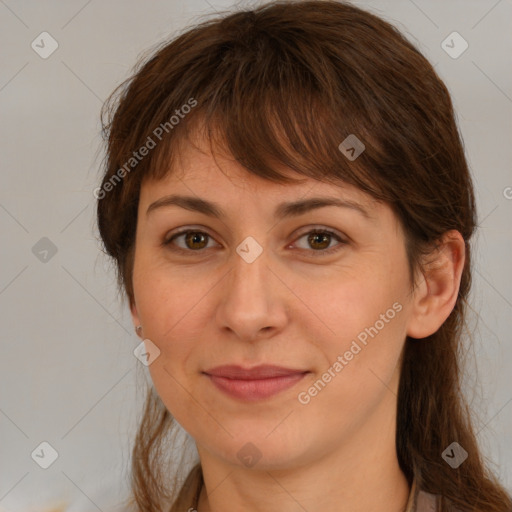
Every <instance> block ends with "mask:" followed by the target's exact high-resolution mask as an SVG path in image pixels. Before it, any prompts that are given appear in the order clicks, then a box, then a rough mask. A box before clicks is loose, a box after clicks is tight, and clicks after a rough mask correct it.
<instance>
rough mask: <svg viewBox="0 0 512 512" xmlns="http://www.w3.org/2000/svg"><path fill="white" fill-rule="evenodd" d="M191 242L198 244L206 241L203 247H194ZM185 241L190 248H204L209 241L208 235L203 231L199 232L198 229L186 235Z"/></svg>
mask: <svg viewBox="0 0 512 512" xmlns="http://www.w3.org/2000/svg"><path fill="white" fill-rule="evenodd" d="M189 242H191V243H192V244H197V243H199V244H201V243H202V242H204V245H203V246H201V247H197V246H195V247H193V246H191V245H190V244H189ZM185 243H186V244H187V247H189V248H190V249H203V248H204V246H206V243H207V242H206V236H205V235H204V234H203V233H198V232H196V231H190V232H189V233H187V234H186V236H185Z"/></svg>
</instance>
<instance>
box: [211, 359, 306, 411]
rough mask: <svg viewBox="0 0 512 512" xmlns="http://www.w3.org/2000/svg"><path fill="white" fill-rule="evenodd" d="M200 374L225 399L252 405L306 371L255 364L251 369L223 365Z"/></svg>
mask: <svg viewBox="0 0 512 512" xmlns="http://www.w3.org/2000/svg"><path fill="white" fill-rule="evenodd" d="M203 373H204V374H205V375H207V376H208V377H209V379H210V380H211V381H212V383H213V384H214V385H215V386H216V387H217V388H218V389H219V390H221V391H223V392H224V393H226V394H228V395H229V396H231V397H234V398H238V399H240V400H244V401H250V402H252V401H256V400H263V399H265V398H269V397H271V396H274V395H276V394H278V393H280V392H282V391H284V390H286V389H289V388H291V387H292V386H294V385H295V384H297V383H298V382H299V381H300V380H302V379H303V378H304V376H305V375H306V374H307V373H309V371H308V370H298V369H292V368H284V367H282V366H274V365H259V366H255V367H253V368H243V367H241V366H237V365H224V366H217V367H215V368H212V369H211V370H207V371H205V372H203Z"/></svg>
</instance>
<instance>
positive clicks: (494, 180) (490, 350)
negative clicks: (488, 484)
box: [0, 0, 512, 511]
mask: <svg viewBox="0 0 512 512" xmlns="http://www.w3.org/2000/svg"><path fill="white" fill-rule="evenodd" d="M355 3H356V4H357V5H360V6H362V7H366V8H368V9H369V10H372V11H374V12H376V13H377V14H380V15H381V16H383V17H384V18H385V19H387V20H388V21H391V22H393V23H395V24H396V25H397V26H398V27H399V28H400V29H401V30H403V31H404V32H406V33H407V34H408V36H409V37H410V38H411V39H412V40H413V41H415V42H416V43H417V44H418V45H419V47H420V49H421V50H422V51H423V52H424V53H425V55H426V56H427V57H428V58H429V59H430V60H431V61H432V62H433V63H434V64H435V67H436V69H437V70H438V72H439V73H440V75H441V77H442V78H443V79H444V80H445V81H446V83H447V85H448V88H449V89H450V91H451V93H452V96H453V99H454V103H455V106H456V109H457V112H458V119H459V124H460V129H461V132H462V135H463V137H464V140H465V144H466V149H467V156H468V159H469V162H470V165H471V168H472V171H473V173H474V179H475V185H476V190H477V199H478V208H479V229H478V233H477V237H476V239H475V242H476V246H475V253H474V254H475V264H476V272H475V274H474V290H473V295H472V299H471V304H472V308H473V309H474V311H475V314H474V318H473V321H472V326H471V328H470V331H471V333H472V335H473V336H474V339H475V347H474V351H473V357H474V361H475V363H476V366H477V369H478V376H477V377H476V378H477V384H478V387H477V389H476V391H477V395H476V400H475V401H474V402H473V408H474V410H475V411H477V412H478V415H479V418H480V419H479V420H478V421H477V423H476V429H477V431H478V437H479V439H480V441H481V443H482V447H483V450H484V452H485V453H486V454H487V455H488V456H489V457H490V458H491V459H492V461H493V462H494V464H495V466H494V467H495V468H496V470H497V471H498V473H499V474H500V475H501V479H502V481H503V482H504V483H505V484H506V486H507V487H508V489H510V490H512V428H511V425H512V403H511V402H512V389H511V386H510V370H511V361H512V346H511V342H510V341H511V335H510V333H511V331H512V291H511V290H512V287H511V284H512V265H510V260H511V258H510V256H511V254H512V243H511V242H512V236H511V228H510V225H511V222H510V221H511V213H512V199H510V198H511V197H512V189H511V188H507V187H512V175H511V171H510V163H511V161H512V144H511V142H512V140H511V131H512V129H511V128H512V127H511V112H512V84H511V76H512V66H511V64H512V62H511V60H512V51H511V50H512V45H511V42H512V31H511V30H510V26H511V21H512V20H511V18H512V16H511V15H512V2H511V0H500V1H496V0H478V1H476V0H472V1H470V0H460V1H455V0H450V1H442V0H437V1H426V0H414V1H413V0H385V1H379V0H374V1H370V0H365V1H359V2H355ZM253 4H254V2H253ZM232 5H234V4H233V2H230V1H229V0H225V1H224V2H221V1H218V0H215V1H214V0H212V1H211V3H208V2H206V1H205V0H187V1H184V0H182V1H178V0H166V1H163V0H158V1H155V0H154V1H152V2H143V1H142V0H139V1H137V0H132V1H129V2H128V1H125V2H123V1H121V0H109V1H103V2H100V1H98V0H92V1H86V0H74V1H67V2H64V1H61V2H58V1H44V2H40V1H12V0H11V1H8V0H5V1H2V0H0V48H1V49H0V52H1V56H2V60H1V62H2V65H1V68H0V115H1V120H2V123H1V132H0V145H1V146H0V148H1V149H0V155H1V157H0V158H1V160H0V162H1V175H0V179H1V188H0V227H1V233H2V243H1V250H0V251H1V266H0V311H1V315H2V316H1V318H2V323H1V330H0V332H1V333H2V345H1V347H2V357H1V358H0V372H1V379H2V384H1V388H0V431H1V441H0V510H8V511H18V510H32V509H34V510H42V509H43V508H44V507H43V504H51V503H56V502H58V501H59V499H60V498H62V499H65V500H69V501H74V505H73V506H71V507H70V508H69V510H107V509H109V507H111V506H112V503H113V502H114V501H115V500H116V497H117V495H118V494H119V495H120V494H121V493H122V492H123V489H125V488H126V478H127V474H128V473H127V471H128V468H129V456H130V442H131V437H132V435H133V433H134V431H135V425H136V418H137V415H138V414H139V409H140V406H141V403H142V402H141V398H142V385H141V384H142V383H143V380H140V378H139V380H138V381H137V376H139V377H140V376H141V372H142V377H143V378H144V376H145V375H146V374H145V371H146V370H145V369H144V368H142V370H141V368H139V367H142V365H141V364H140V363H139V362H138V361H137V360H136V359H135V357H134V356H133V353H132V351H133V350H134V348H135V347H136V346H137V345H138V342H139V339H138V338H137V337H136V336H135V334H134V333H133V328H132V325H131V321H130V318H129V315H128V311H127V308H126V305H125V304H124V303H121V302H120V300H119V297H118V296H117V294H116V288H115V281H114V274H113V272H112V271H111V268H110V267H109V264H108V262H107V260H106V258H105V257H104V256H103V255H102V254H101V252H100V250H99V244H98V242H97V232H96V229H95V219H94V212H95V203H94V198H93V195H92V191H93V189H94V188H95V187H96V186H97V184H98V180H99V171H98V169H99V167H100V163H101V153H100V152H99V149H100V145H101V141H100V137H99V129H100V124H99V110H100V107H101V105H102V102H103V100H104V99H106V97H107V96H108V94H109V93H110V92H111V91H112V90H113V88H114V87H115V86H116V85H117V84H118V83H120V82H121V81H122V80H123V79H124V78H126V77H127V76H128V74H129V72H130V69H131V67H132V66H133V65H134V64H135V62H136V60H137V58H138V56H139V55H141V54H142V52H144V51H145V50H147V49H148V48H150V47H151V46H153V45H154V44H155V43H157V42H159V41H161V40H163V39H165V38H167V37H168V36H170V35H172V34H173V33H175V32H176V31H177V30H179V29H181V28H182V27H184V26H185V25H188V24H190V23H192V22H194V21H197V20H198V18H197V16H198V15H203V14H206V13H209V12H214V11H215V10H221V9H223V8H227V7H230V6H232ZM240 5H242V6H244V5H249V3H248V2H243V3H241V4H240ZM43 31H47V32H49V33H50V34H51V35H52V36H53V38H55V39H56V40H57V42H58V44H59V47H58V49H57V50H56V51H55V53H53V54H52V55H51V56H50V57H49V58H47V59H42V58H41V57H40V56H39V55H38V54H36V53H35V51H34V50H33V49H32V48H31V42H32V41H33V40H34V39H35V38H36V37H37V36H38V35H39V34H40V33H41V32H43ZM453 31H457V32H459V33H460V34H461V35H462V37H463V38H464V39H465V40H466V41H467V42H468V44H469V48H468V49H467V51H465V52H464V53H463V54H462V55H461V56H460V57H459V58H457V59H453V58H451V57H450V56H449V55H448V54H447V53H445V51H444V50H443V49H442V48H441V42H442V41H443V40H444V39H445V38H446V37H447V36H448V35H449V34H450V33H451V32H453ZM507 196H508V199H507ZM43 237H47V238H49V239H50V240H51V241H52V242H53V244H55V246H56V248H57V253H56V254H55V255H54V256H53V257H51V258H50V257H49V256H48V261H46V262H42V261H40V259H38V257H36V255H35V254H34V253H33V252H32V248H33V246H34V245H35V244H36V243H37V242H38V241H39V240H40V239H41V238H43ZM50 254H51V253H50ZM39 256H40V257H42V256H43V254H41V253H40V254H39ZM474 371H475V368H474V365H473V366H470V371H469V376H470V379H469V383H470V384H471V385H472V386H473V384H474V383H475V374H474ZM137 382H139V384H138V389H137ZM42 441H47V442H49V443H50V444H51V445H52V446H53V447H54V448H55V449H56V450H57V452H58V455H59V457H58V458H57V460H56V461H55V462H54V463H53V464H52V465H51V466H50V467H49V468H48V469H46V470H44V469H41V468H40V467H39V466H38V465H37V464H36V463H35V462H34V461H33V460H32V458H31V453H32V451H33V450H34V449H35V448H36V447H37V446H38V445H39V444H40V443H41V442H42Z"/></svg>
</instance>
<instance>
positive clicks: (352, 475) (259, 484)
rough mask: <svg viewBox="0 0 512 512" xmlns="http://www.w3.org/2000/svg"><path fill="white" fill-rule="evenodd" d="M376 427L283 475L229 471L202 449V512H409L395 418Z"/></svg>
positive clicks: (362, 428)
mask: <svg viewBox="0 0 512 512" xmlns="http://www.w3.org/2000/svg"><path fill="white" fill-rule="evenodd" d="M381 419H382V418H381ZM374 425H375V423H373V422H368V423H367V424H366V426H360V428H359V429H358V430H357V432H356V433H355V434H354V436H351V438H350V440H349V441H347V442H346V443H344V444H343V445H342V446H341V447H338V449H336V450H332V451H330V452H329V453H328V454H323V455H322V456H318V457H317V458H316V459H315V460H313V461H311V462H310V463H308V464H304V465H302V466H300V467H293V468H288V469H282V470H270V471H266V470H256V469H255V468H253V469H247V468H241V467H240V466H235V465H227V464H226V462H225V461H224V460H219V459H217V458H215V457H214V456H212V454H211V453H209V452H207V451H205V450H203V449H202V448H200V447H198V451H199V453H200V457H201V464H202V468H203V479H204V483H205V485H204V486H203V488H202V490H201V494H200V497H199V502H198V507H197V512H235V511H240V510H248V511H251V512H260V511H261V512H263V511H265V512H278V511H279V512H292V511H293V512H296V511H297V510H307V511H308V512H325V510H340V511H343V512H363V511H364V512H373V511H375V512H377V511H378V512H404V511H405V509H406V506H407V501H408V498H409V493H410V486H409V483H408V482H407V479H406V477H405V475H404V474H403V472H402V471H401V469H400V467H399V464H398V459H397V456H396V449H395V432H396V426H395V418H394V417H388V421H384V422H381V423H380V424H379V429H375V427H374ZM376 430H378V431H379V432H376Z"/></svg>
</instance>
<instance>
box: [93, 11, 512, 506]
mask: <svg viewBox="0 0 512 512" xmlns="http://www.w3.org/2000/svg"><path fill="white" fill-rule="evenodd" d="M117 92H118V93H120V94H118V95H113V96H112V99H117V100H118V101H117V102H116V103H114V102H109V103H108V104H107V106H106V111H105V114H109V117H108V118H107V119H106V120H104V126H105V133H106V137H107V141H108V146H107V158H106V170H105V174H104V177H103V181H102V185H101V187H99V188H98V189H97V191H96V196H97V198H98V224H99V229H100V233H101V237H102V239H103V242H104V245H105V248H106V251H107V252H108V254H109V255H110V256H111V257H112V258H113V259H114V260H115V262H116V264H117V269H118V275H119V282H120V285H121V286H122V287H123V288H124V290H125V291H126V294H127V297H128V299H129V303H130V308H131V313H132V317H133V321H134V326H135V328H136V332H137V334H138V335H139V336H140V338H141V340H143V344H142V345H141V346H140V350H138V352H137V354H138V356H139V358H140V359H141V360H142V361H143V362H144V364H146V365H147V366H148V367H149V371H150V374H151V378H152V381H153V384H154V387H153V388H152V389H150V390H149V392H148V395H147V402H146V407H145V411H144V416H143V418H142V421H141V423H140V428H139V431H138V435H137V438H136V442H135V446H134V449H133V461H132V469H133V472H132V475H133V476H132V487H133V493H134V503H136V508H137V510H143V511H150V510H151V511H154V510H172V511H178V510H180V511H181V510H182V511H185V510H197V511H199V512H206V511H212V512H217V511H220V510H222V511H224V512H226V511H231V510H233V511H234V510H236V511H239V510H251V511H257V510H258V511H259V510H265V511H273V510H280V511H292V510H293V511H295V510H307V511H308V512H315V511H318V510H344V511H346V512H352V511H356V510H357V511H359V510H367V511H373V510H375V511H377V510H378V511H379V512H398V511H404V510H407V511H408V512H413V511H415V512H426V511H431V510H438V511H455V510H458V511H465V510H478V511H489V512H491V511H493V512H498V511H499V512H505V511H510V510H511V509H512V503H511V500H510V497H509V496H507V494H506V492H505V490H504V489H503V488H502V487H501V486H500V484H499V483H498V482H497V481H496V479H495V478H494V477H493V476H492V475H491V474H490V473H489V472H488V470H487V469H486V468H485V466H484V464H483V462H482V458H481V455H480V453H479V449H478V446H477V443H476V439H475V435H474V432H473V430H472V427H471V421H470V417H469V414H468V409H467V407H466V405H465V403H464V400H463V397H462V395H461V392H460V388H459V385H460V384H459V374H460V368H459V362H458V358H457V355H458V352H459V349H460V344H461V343H462V339H461V332H462V330H463V327H464V319H465V308H466V298H467V296H468V293H469V289H470V282H471V265H470V263H471V259H470V255H471V252H470V239H471V235H472V233H473V231H474V228H475V216H476V214H475V202H474V196H473V188H472V182H471V177H470V174H469V171H468V166H467V163H466V160H465V156H464V151H463V147H462V143H461V140H460V137H459V134H458V130H457V126H456V124H455V121H454V114H453V109H452V103H451V100H450V97H449V94H448V92H447V90H446V87H445V86H444V84H443V83H442V81H441V80H440V79H439V77H438V76H437V74H436V73H435V71H434V69H433V68H432V66H431V65H430V64H429V63H428V62H427V61H426V59H425V58H424V57H423V56H422V55H421V54H420V53H419V52H418V50H416V49H415V48H414V47H413V46H412V45H411V44H410V43H409V42H408V41H406V40H405V39H404V37H403V36H402V35H400V34H399V33H398V31H397V30H396V29H394V28H393V27H392V26H390V25H389V24H388V23H386V22H384V21H382V20H381V19H379V18H377V17H376V16H374V15H372V14H369V13H367V12H365V11H363V10H360V9H359V8H356V7H354V6H352V5H349V4H345V3H340V2H331V1H304V2H285V3H270V4H267V5H265V6H263V7H260V8H258V9H254V10H253V11H247V12H238V13H235V14H230V15H226V16H223V17H220V18H218V19H215V20H211V21H208V22H205V23H203V24H201V25H199V26H197V27H195V28H192V29H190V30H188V31H187V32H185V33H183V34H182V35H180V36H179V37H177V38H176V39H174V40H173V41H171V42H170V43H168V44H165V45H164V46H163V47H162V48H160V49H159V50H158V51H157V52H155V53H154V55H153V56H152V57H151V58H150V59H149V60H148V62H147V63H146V64H144V66H142V67H141V68H140V69H139V70H138V71H137V73H136V74H135V75H134V76H133V77H132V78H131V79H130V80H128V81H127V82H126V83H125V84H123V86H122V87H121V88H120V89H119V90H118V91H117ZM179 426H181V427H183V429H184V430H185V431H186V432H187V433H188V435H189V436H190V437H189V438H190V439H192V440H193V445H194V446H195V448H196V449H197V455H198V458H196V459H195V460H193V464H194V466H193V467H192V468H190V466H188V467H187V466H186V465H183V463H184V453H185V452H182V457H181V459H180V458H179V457H178V456H177V454H176V450H178V451H179V449H180V446H178V444H179V443H177V442H176V439H177V438H176V434H177V433H179ZM173 449H174V450H175V451H172V450H173ZM170 464H172V465H173V466H174V467H169V466H170ZM172 475H174V480H172V478H171V476H172ZM185 477H187V478H186V481H185V482H183V480H184V479H185Z"/></svg>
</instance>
